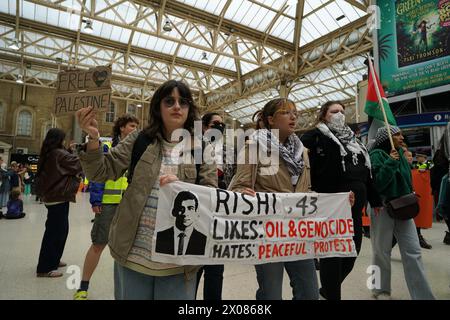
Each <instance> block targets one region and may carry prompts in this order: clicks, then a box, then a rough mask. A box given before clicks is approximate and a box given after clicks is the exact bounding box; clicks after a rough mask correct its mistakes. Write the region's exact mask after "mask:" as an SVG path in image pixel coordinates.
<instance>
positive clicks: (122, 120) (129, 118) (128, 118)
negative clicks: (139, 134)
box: [112, 113, 139, 145]
mask: <svg viewBox="0 0 450 320" xmlns="http://www.w3.org/2000/svg"><path fill="white" fill-rule="evenodd" d="M130 122H134V123H136V124H139V119H138V118H136V117H135V116H133V115H132V114H129V113H126V114H124V115H123V116H120V117H119V118H117V120H116V121H115V122H114V127H113V130H112V136H113V138H112V140H113V145H116V144H117V143H119V138H120V128H123V127H126V125H127V124H128V123H130Z"/></svg>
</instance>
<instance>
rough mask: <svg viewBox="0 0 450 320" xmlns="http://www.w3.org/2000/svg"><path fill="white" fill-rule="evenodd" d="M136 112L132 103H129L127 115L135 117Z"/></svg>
mask: <svg viewBox="0 0 450 320" xmlns="http://www.w3.org/2000/svg"><path fill="white" fill-rule="evenodd" d="M136 112H137V106H136V105H135V104H134V103H130V104H128V106H127V113H129V114H132V115H133V116H136Z"/></svg>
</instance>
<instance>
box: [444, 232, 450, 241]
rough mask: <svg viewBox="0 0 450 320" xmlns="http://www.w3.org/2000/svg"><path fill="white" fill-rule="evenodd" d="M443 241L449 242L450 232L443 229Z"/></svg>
mask: <svg viewBox="0 0 450 320" xmlns="http://www.w3.org/2000/svg"><path fill="white" fill-rule="evenodd" d="M444 243H445V244H450V232H448V231H445V237H444Z"/></svg>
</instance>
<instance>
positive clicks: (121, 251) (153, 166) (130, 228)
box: [80, 131, 217, 273]
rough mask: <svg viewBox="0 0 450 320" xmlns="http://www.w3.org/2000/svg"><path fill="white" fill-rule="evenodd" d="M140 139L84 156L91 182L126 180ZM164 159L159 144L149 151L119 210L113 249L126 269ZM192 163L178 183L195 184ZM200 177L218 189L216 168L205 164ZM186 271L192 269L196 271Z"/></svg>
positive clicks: (132, 136)
mask: <svg viewBox="0 0 450 320" xmlns="http://www.w3.org/2000/svg"><path fill="white" fill-rule="evenodd" d="M137 136H138V132H137V131H135V132H133V133H131V134H129V135H128V136H127V138H125V139H124V140H123V141H121V142H120V143H119V144H118V145H117V146H116V147H114V148H111V149H110V150H109V152H108V153H107V154H103V152H102V149H101V148H100V147H99V149H98V150H93V151H88V152H81V153H80V160H81V165H82V167H83V170H84V173H85V174H86V176H87V178H88V179H89V180H91V181H96V182H105V181H106V180H117V179H118V178H120V177H122V176H123V174H124V173H125V171H126V170H127V169H128V167H129V164H130V160H131V153H132V150H133V145H134V142H135V141H136V138H137ZM188 154H190V153H188ZM191 157H192V156H191ZM161 159H162V143H161V142H160V141H159V140H156V141H155V143H152V144H150V145H149V146H148V147H147V150H146V151H145V152H144V153H143V154H142V157H141V158H140V160H139V162H138V163H137V164H136V167H135V170H134V175H133V180H132V182H131V184H130V185H129V186H128V188H127V190H126V191H125V193H124V195H123V198H122V201H121V202H120V204H119V206H118V208H117V209H116V214H115V216H114V219H113V221H112V224H111V229H110V233H109V247H110V251H111V255H112V256H113V258H114V259H115V260H116V261H117V262H118V263H119V264H121V265H124V264H125V263H126V261H127V257H128V254H129V252H130V250H131V248H132V246H133V243H134V239H135V236H136V232H137V228H138V224H139V220H140V217H141V215H142V212H143V211H144V206H145V203H146V201H147V199H148V197H149V195H150V193H151V190H152V187H153V185H154V184H155V182H156V179H159V172H160V168H161ZM191 163H192V164H180V165H179V166H178V179H180V180H181V181H184V182H188V183H195V180H196V177H197V171H196V166H195V164H194V163H193V161H192V162H191ZM199 177H200V180H199V185H203V186H208V187H213V188H216V187H217V168H216V165H215V164H210V165H207V164H202V165H201V166H200V172H199ZM186 268H189V269H192V267H186ZM187 272H189V270H185V273H187Z"/></svg>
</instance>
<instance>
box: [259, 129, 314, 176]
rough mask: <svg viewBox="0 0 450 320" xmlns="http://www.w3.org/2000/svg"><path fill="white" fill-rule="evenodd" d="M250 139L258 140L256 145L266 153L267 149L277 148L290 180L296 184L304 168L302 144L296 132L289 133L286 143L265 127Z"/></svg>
mask: <svg viewBox="0 0 450 320" xmlns="http://www.w3.org/2000/svg"><path fill="white" fill-rule="evenodd" d="M252 139H253V140H255V141H257V142H258V147H260V148H261V149H262V151H263V152H265V153H266V154H267V151H268V150H269V151H272V152H273V150H277V151H278V152H279V153H280V154H281V158H282V159H283V160H284V162H285V163H286V166H287V169H288V171H289V173H290V174H291V182H292V184H293V185H296V184H297V181H298V179H299V177H300V176H301V175H302V173H303V170H304V168H305V162H304V160H303V150H304V148H305V147H304V146H303V143H302V142H301V141H300V139H299V138H298V137H297V135H296V134H291V135H290V136H289V137H288V138H287V141H286V143H284V144H280V141H279V139H278V137H277V136H276V135H275V134H273V133H272V132H271V131H269V130H267V129H260V130H257V131H256V132H255V133H254V134H253V136H252Z"/></svg>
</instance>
